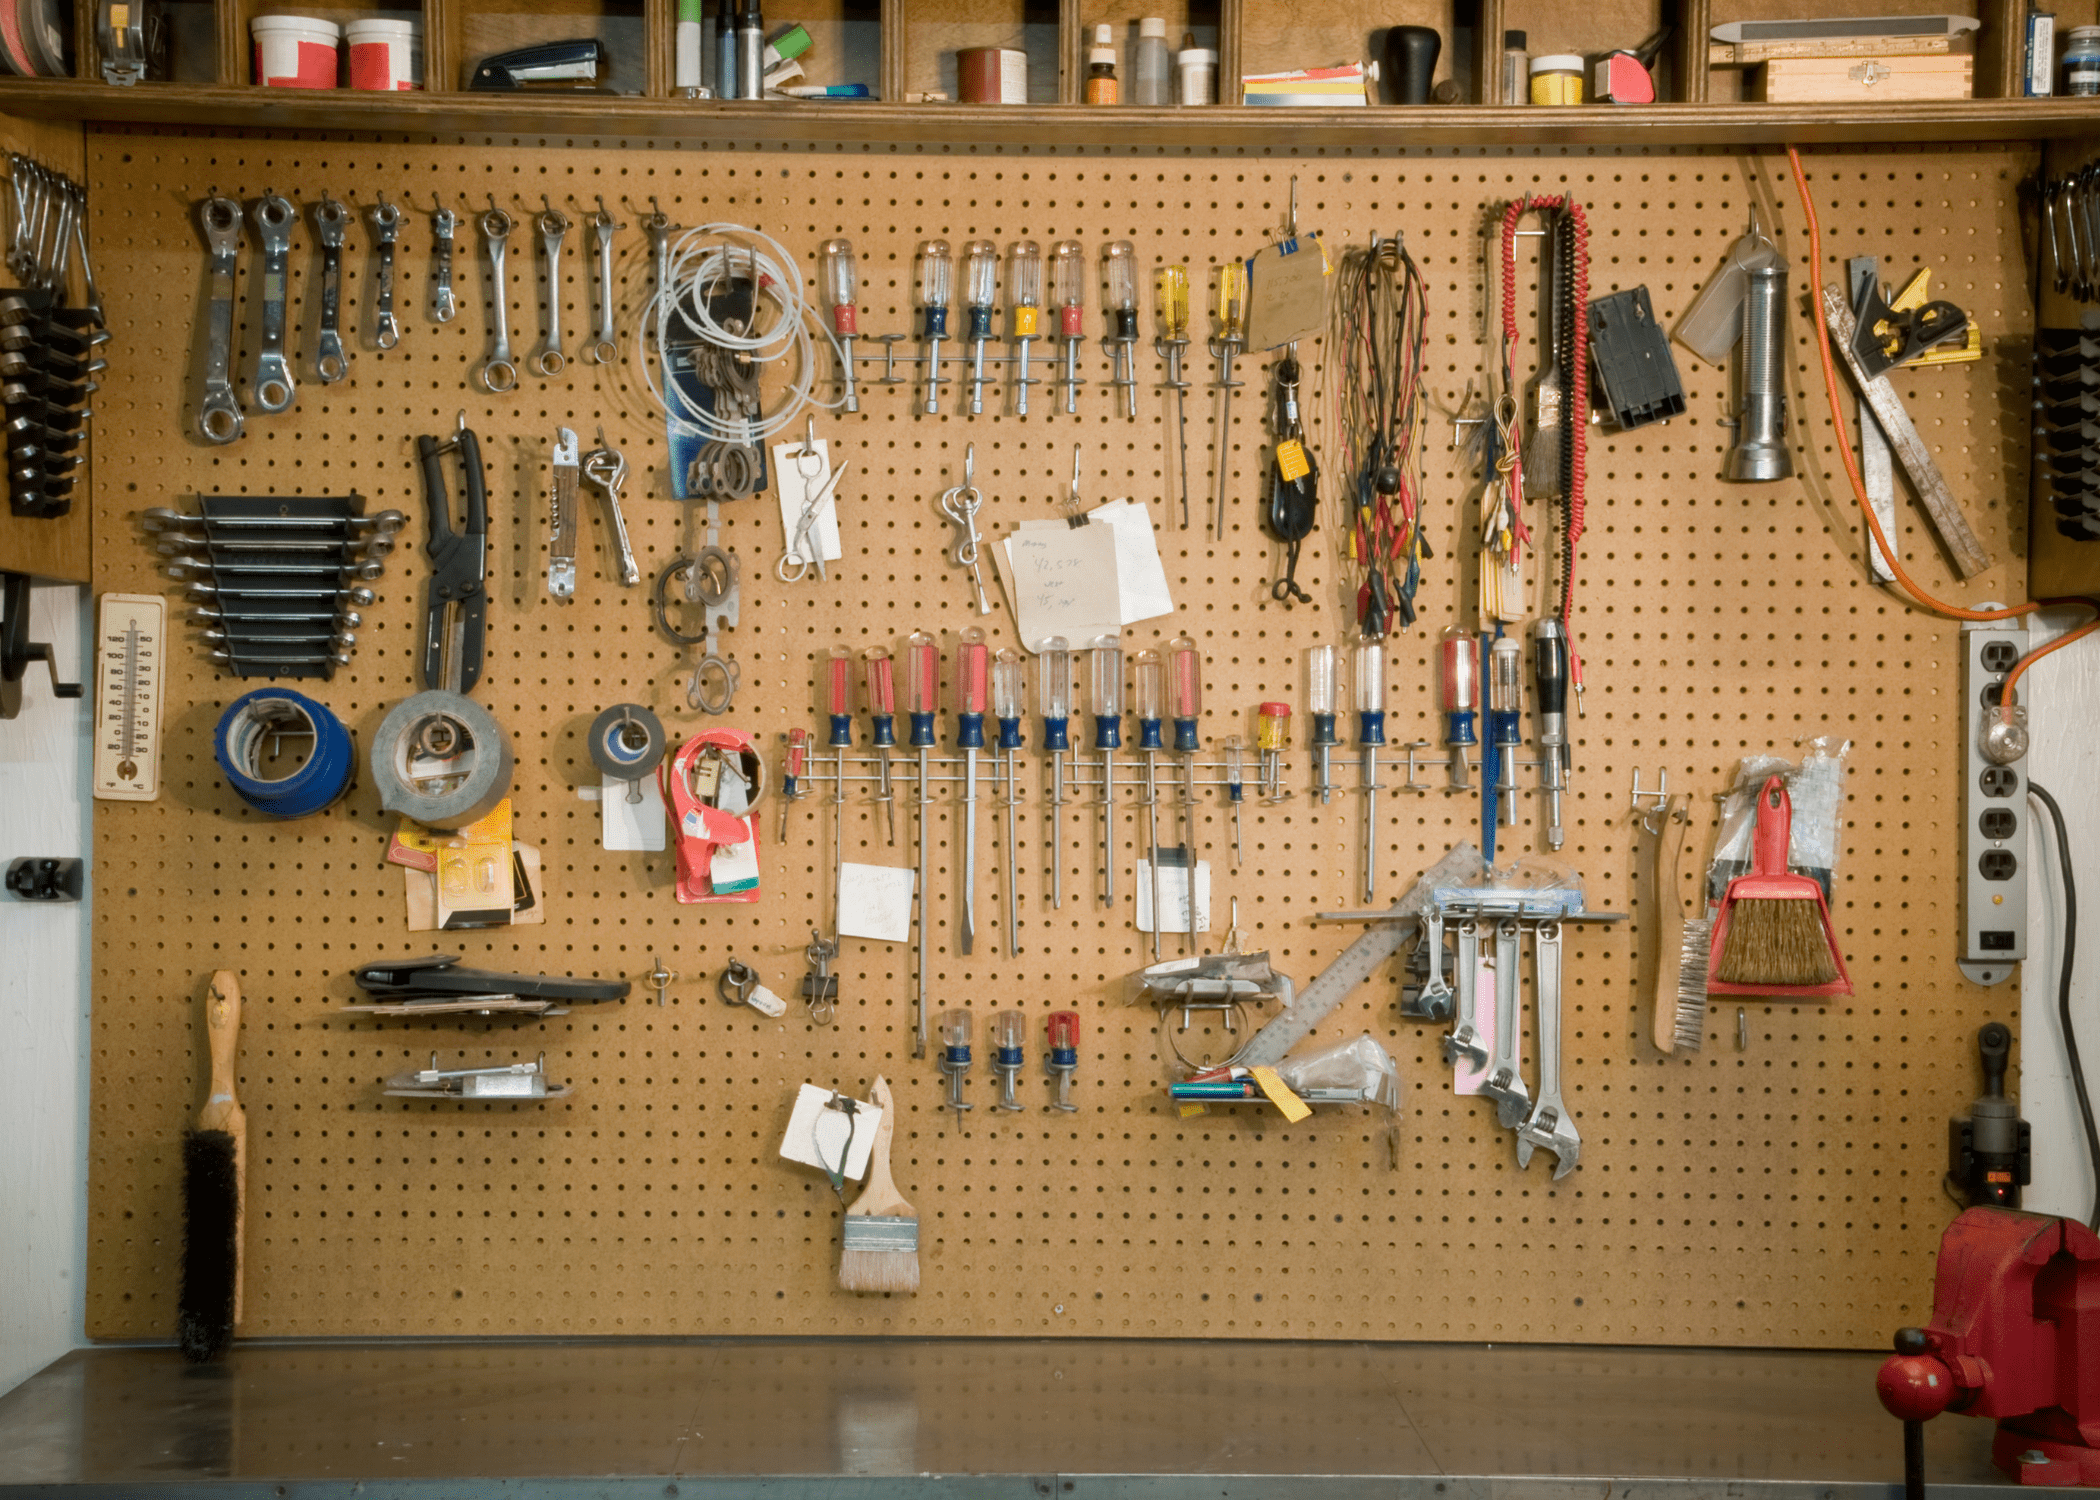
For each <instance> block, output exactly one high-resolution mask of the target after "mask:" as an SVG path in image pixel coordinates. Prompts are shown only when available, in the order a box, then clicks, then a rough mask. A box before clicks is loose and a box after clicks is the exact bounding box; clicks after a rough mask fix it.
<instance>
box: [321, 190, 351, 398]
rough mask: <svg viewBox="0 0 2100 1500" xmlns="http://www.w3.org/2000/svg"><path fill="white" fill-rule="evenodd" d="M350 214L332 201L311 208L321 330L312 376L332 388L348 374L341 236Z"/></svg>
mask: <svg viewBox="0 0 2100 1500" xmlns="http://www.w3.org/2000/svg"><path fill="white" fill-rule="evenodd" d="M349 225H350V210H349V209H347V208H345V207H343V205H342V204H340V203H338V202H336V201H335V199H333V198H323V199H322V200H321V201H320V202H319V203H316V204H315V205H314V234H315V236H316V237H317V238H318V239H319V240H320V242H321V329H320V332H319V333H318V334H317V335H316V336H315V338H314V373H315V374H316V375H318V376H320V378H321V384H323V385H334V384H335V383H336V382H337V381H338V380H341V379H342V378H343V377H344V376H345V375H347V374H349V373H350V356H349V355H348V354H347V353H345V352H344V350H343V233H344V231H345V230H346V229H347V228H348V227H349Z"/></svg>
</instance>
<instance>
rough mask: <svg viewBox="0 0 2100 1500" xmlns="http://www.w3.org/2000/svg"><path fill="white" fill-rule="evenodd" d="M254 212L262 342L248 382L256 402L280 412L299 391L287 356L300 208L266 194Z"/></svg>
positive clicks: (270, 409) (259, 200)
mask: <svg viewBox="0 0 2100 1500" xmlns="http://www.w3.org/2000/svg"><path fill="white" fill-rule="evenodd" d="M251 213H252V216H253V217H254V219H255V234H256V238H257V239H259V240H261V241H262V252H263V284H262V343H261V345H260V346H259V347H258V348H257V349H256V351H255V375H254V377H253V378H252V379H251V380H250V381H249V383H248V385H249V389H250V390H252V391H253V392H254V393H255V404H256V405H257V406H258V407H260V408H261V409H262V410H264V411H266V412H271V413H276V412H280V411H284V410H285V409H286V408H288V407H289V406H290V405H291V404H292V401H293V399H294V398H295V397H296V396H297V395H298V394H299V387H298V384H297V383H296V382H295V381H294V380H293V379H292V366H291V363H290V361H288V360H287V359H286V358H285V357H284V299H285V283H286V281H287V280H289V279H290V275H291V259H292V226H293V225H294V224H296V223H298V222H299V210H298V209H296V208H294V207H292V204H291V200H290V199H288V198H280V197H279V196H278V195H277V194H275V193H264V194H263V196H262V197H260V198H258V199H257V200H256V201H255V207H254V208H253V209H252V210H251Z"/></svg>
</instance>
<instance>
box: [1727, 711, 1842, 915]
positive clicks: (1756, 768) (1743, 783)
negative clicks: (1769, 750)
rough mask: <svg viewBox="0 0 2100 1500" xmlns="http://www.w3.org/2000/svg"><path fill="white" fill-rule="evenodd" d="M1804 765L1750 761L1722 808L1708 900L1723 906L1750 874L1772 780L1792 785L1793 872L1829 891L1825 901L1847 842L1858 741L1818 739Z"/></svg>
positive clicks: (1807, 745) (1808, 747)
mask: <svg viewBox="0 0 2100 1500" xmlns="http://www.w3.org/2000/svg"><path fill="white" fill-rule="evenodd" d="M1801 744H1802V746H1803V749H1804V752H1805V753H1804V754H1803V755H1802V757H1801V762H1800V764H1799V765H1796V764H1795V763H1794V762H1793V761H1790V760H1788V759H1786V757H1784V756H1780V755H1746V756H1744V757H1743V762H1742V765H1741V767H1740V768H1739V769H1738V770H1737V771H1736V773H1735V784H1734V785H1733V786H1731V787H1729V789H1728V795H1727V797H1726V798H1725V799H1724V800H1723V801H1722V803H1721V829H1720V832H1719V833H1718V834H1717V835H1716V836H1715V838H1714V859H1713V863H1712V864H1711V865H1710V866H1708V867H1707V872H1706V899H1707V901H1708V902H1709V903H1710V904H1711V903H1718V902H1719V901H1720V899H1721V896H1722V893H1723V892H1725V891H1726V890H1727V889H1728V882H1729V881H1731V880H1733V879H1734V878H1735V877H1736V876H1738V875H1747V874H1749V873H1750V838H1751V830H1752V826H1753V824H1754V822H1755V817H1754V814H1755V812H1756V808H1757V793H1758V789H1759V788H1760V787H1762V786H1763V785H1764V784H1765V779H1766V778H1767V777H1769V776H1773V775H1777V776H1779V777H1781V778H1783V779H1784V780H1785V782H1786V793H1787V796H1788V798H1789V799H1790V800H1791V801H1792V802H1793V805H1794V830H1793V836H1792V838H1791V839H1790V840H1789V842H1788V846H1787V867H1788V868H1789V869H1791V870H1793V871H1794V872H1795V873H1796V874H1799V875H1806V876H1809V877H1810V878H1811V879H1813V880H1814V881H1816V882H1817V883H1818V884H1819V885H1821V886H1822V887H1823V897H1824V899H1825V900H1829V899H1831V887H1832V884H1833V883H1834V878H1835V876H1836V874H1837V863H1838V850H1839V848H1840V847H1841V845H1842V843H1843V840H1844V832H1845V823H1844V805H1845V757H1846V756H1847V755H1848V754H1849V753H1850V752H1851V749H1852V741H1850V740H1848V739H1845V738H1844V737H1842V736H1840V735H1834V734H1824V735H1817V736H1816V737H1815V738H1813V739H1808V740H1803V741H1802V742H1801Z"/></svg>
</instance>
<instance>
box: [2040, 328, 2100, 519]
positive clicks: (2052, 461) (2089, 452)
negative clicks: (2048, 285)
mask: <svg viewBox="0 0 2100 1500" xmlns="http://www.w3.org/2000/svg"><path fill="white" fill-rule="evenodd" d="M2034 464H2035V468H2036V470H2037V471H2038V474H2039V476H2040V477H2041V482H2042V483H2044V484H2045V485H2046V486H2047V487H2048V491H2049V503H2050V505H2051V506H2053V507H2054V508H2055V511H2056V529H2057V530H2058V531H2059V532H2061V533H2062V534H2063V535H2065V536H2067V537H2071V538H2073V539H2075V540H2077V541H2081V542H2091V541H2100V332H2096V331H2095V330H2093V329H2090V328H2038V329H2036V330H2035V334H2034Z"/></svg>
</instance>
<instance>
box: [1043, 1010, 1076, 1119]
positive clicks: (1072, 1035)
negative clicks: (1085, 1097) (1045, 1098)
mask: <svg viewBox="0 0 2100 1500" xmlns="http://www.w3.org/2000/svg"><path fill="white" fill-rule="evenodd" d="M1043 1029H1044V1031H1045V1032H1046V1033H1047V1034H1048V1037H1049V1041H1050V1049H1049V1056H1047V1057H1045V1058H1044V1059H1043V1065H1044V1067H1046V1068H1047V1069H1049V1071H1050V1073H1051V1075H1052V1076H1053V1077H1055V1078H1056V1079H1057V1098H1056V1099H1055V1100H1053V1101H1052V1102H1051V1103H1050V1104H1048V1105H1046V1106H1045V1108H1047V1109H1054V1110H1060V1111H1062V1112H1063V1113H1065V1114H1068V1115H1069V1114H1074V1113H1076V1112H1077V1111H1078V1109H1079V1106H1078V1105H1076V1104H1074V1103H1073V1102H1072V1075H1073V1074H1074V1073H1076V1072H1078V1071H1079V1012H1078V1011H1076V1010H1053V1011H1052V1012H1050V1018H1049V1020H1048V1021H1047V1022H1045V1023H1044V1028H1043Z"/></svg>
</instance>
